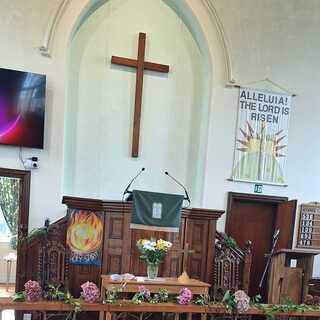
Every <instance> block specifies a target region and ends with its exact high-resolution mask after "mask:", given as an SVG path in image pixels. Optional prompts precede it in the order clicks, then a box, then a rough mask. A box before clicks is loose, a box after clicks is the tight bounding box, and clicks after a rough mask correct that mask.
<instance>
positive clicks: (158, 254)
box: [137, 239, 172, 279]
mask: <svg viewBox="0 0 320 320" xmlns="http://www.w3.org/2000/svg"><path fill="white" fill-rule="evenodd" d="M137 247H138V250H139V251H140V253H141V256H140V258H141V259H143V260H145V261H146V262H147V275H148V278H149V279H155V278H156V277H157V275H158V270H159V264H160V263H161V262H162V261H163V258H164V257H165V255H166V254H167V252H168V250H169V249H170V248H171V247H172V243H171V242H169V241H165V240H162V239H159V240H155V239H150V240H148V239H140V240H138V242H137Z"/></svg>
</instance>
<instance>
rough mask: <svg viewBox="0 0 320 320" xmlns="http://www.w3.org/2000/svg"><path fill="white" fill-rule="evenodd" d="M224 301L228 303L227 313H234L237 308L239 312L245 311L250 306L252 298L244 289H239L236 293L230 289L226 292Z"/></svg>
mask: <svg viewBox="0 0 320 320" xmlns="http://www.w3.org/2000/svg"><path fill="white" fill-rule="evenodd" d="M222 302H223V303H225V304H226V307H227V313H229V314H232V313H233V312H234V311H235V310H236V311H237V312H239V313H243V312H246V311H247V310H248V309H249V307H250V298H249V296H248V295H247V294H246V293H245V292H244V291H243V290H238V291H236V292H235V293H231V292H230V291H229V290H228V291H227V292H226V293H225V295H224V297H223V299H222Z"/></svg>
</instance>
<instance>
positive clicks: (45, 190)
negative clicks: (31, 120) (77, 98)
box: [0, 0, 320, 276]
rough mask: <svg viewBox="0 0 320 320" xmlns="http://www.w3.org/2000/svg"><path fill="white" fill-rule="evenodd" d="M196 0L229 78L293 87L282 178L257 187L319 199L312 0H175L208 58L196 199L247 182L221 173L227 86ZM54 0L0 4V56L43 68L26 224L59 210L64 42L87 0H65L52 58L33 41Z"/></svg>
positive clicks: (226, 149) (229, 124) (226, 155)
mask: <svg viewBox="0 0 320 320" xmlns="http://www.w3.org/2000/svg"><path fill="white" fill-rule="evenodd" d="M206 1H208V2H210V3H211V4H213V5H214V6H215V7H216V9H217V12H218V15H219V18H220V20H221V22H222V24H223V27H224V29H225V34H226V37H227V40H228V44H229V48H230V54H231V57H232V61H233V64H232V66H233V71H234V76H235V78H236V80H237V81H238V82H239V83H248V82H252V81H255V80H259V79H263V78H265V77H269V78H271V79H273V80H274V81H276V82H279V83H280V84H282V85H283V86H285V87H287V88H288V89H290V90H291V91H293V92H295V93H297V94H298V96H297V97H296V98H295V101H294V107H293V112H292V117H291V123H290V137H289V139H290V144H289V157H288V172H287V177H288V184H289V187H288V188H277V187H271V186H266V187H264V194H272V195H284V196H288V197H289V198H297V199H298V200H299V202H300V203H302V202H308V201H315V200H319V198H320V196H319V188H318V181H319V178H320V171H319V170H320V169H319V166H318V162H319V160H320V151H319V148H318V146H317V133H318V132H317V130H318V123H319V118H320V111H319V110H318V109H319V108H318V106H319V102H320V98H319V95H318V85H317V83H319V77H320V75H319V72H318V71H317V70H318V69H319V67H320V62H319V59H318V57H319V51H320V44H319V42H318V41H317V38H318V34H317V32H318V30H319V27H320V26H319V24H320V19H319V12H320V11H319V9H320V8H319V6H320V3H319V1H318V0H308V1H300V0H281V1H279V0H268V1H264V0H258V1H257V0H242V1H235V0H181V1H180V2H177V1H176V2H177V3H181V5H182V6H184V7H185V10H186V11H187V12H189V14H190V17H191V18H190V19H191V21H192V18H193V16H194V18H195V19H196V20H197V21H198V23H199V24H200V28H201V30H200V32H201V31H202V32H203V37H204V39H205V40H206V42H207V45H208V47H209V52H210V59H211V61H212V65H211V66H210V68H211V71H212V74H213V82H212V86H211V88H212V100H211V110H210V113H209V114H208V118H209V122H210V129H209V135H208V148H207V157H206V170H205V188H204V192H203V201H202V206H204V207H211V208H217V209H225V207H226V199H227V192H229V191H237V192H250V193H251V192H252V191H253V187H252V185H249V184H240V183H232V182H228V181H226V179H227V178H228V177H229V176H230V173H231V168H232V158H233V146H234V135H235V122H236V108H237V90H236V89H230V88H226V87H225V83H226V80H227V79H226V76H225V73H224V71H225V64H224V62H225V56H224V51H223V49H222V45H221V41H220V38H219V36H220V34H219V30H218V29H217V25H216V20H215V19H214V18H213V15H212V14H210V12H209V11H208V10H207V8H206V7H205V6H204V5H203V3H204V2H206ZM57 2H58V1H50V2H49V1H40V0H29V1H24V2H22V1H19V0H10V1H9V0H6V1H1V3H0V26H1V29H0V30H1V32H0V40H1V41H0V46H1V50H0V58H1V59H0V61H1V65H2V66H4V67H12V68H18V69H27V70H31V71H35V72H43V73H46V74H47V75H48V94H49V99H48V110H47V117H46V149H45V150H44V151H40V152H36V151H29V150H28V151H27V150H26V151H24V153H25V155H33V154H34V155H39V156H40V159H41V169H40V170H39V171H37V172H34V173H33V174H32V188H31V213H30V216H31V219H30V224H31V226H34V225H41V224H42V223H43V219H44V217H45V216H49V217H51V218H53V219H54V218H58V217H60V216H61V215H62V214H63V212H64V211H63V207H62V206H61V205H60V201H61V196H62V178H63V170H62V168H63V149H62V146H63V141H64V139H63V137H64V131H63V121H64V116H63V114H64V106H65V72H66V55H67V52H68V46H67V45H68V40H69V36H70V34H71V31H72V29H73V27H74V25H75V22H76V21H77V18H78V16H79V15H80V14H81V12H83V9H84V8H85V7H86V5H87V4H88V2H89V1H88V0H70V3H69V5H68V7H67V9H66V11H65V13H64V15H63V16H62V19H61V21H60V22H59V24H58V26H57V30H56V36H55V38H54V45H53V58H52V59H46V58H43V57H41V56H40V55H38V53H37V52H36V51H35V49H34V48H35V47H36V46H39V45H41V44H42V39H43V37H44V35H45V29H46V23H47V21H48V20H49V17H50V15H51V14H52V10H53V8H54V7H55V6H56V5H57ZM188 9H191V10H189V11H188ZM25 12H28V14H25ZM190 25H193V24H192V23H190ZM198 31H199V30H198ZM120 54H121V53H120ZM119 72H120V71H119ZM0 165H1V166H4V167H12V168H21V166H20V164H19V161H18V150H17V149H16V148H9V147H1V155H0ZM224 219H225V218H223V219H221V221H220V222H219V228H220V229H223V226H224ZM315 273H316V274H317V275H318V276H319V275H320V263H318V264H317V265H316V268H315Z"/></svg>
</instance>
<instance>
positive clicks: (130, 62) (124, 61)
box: [111, 32, 169, 158]
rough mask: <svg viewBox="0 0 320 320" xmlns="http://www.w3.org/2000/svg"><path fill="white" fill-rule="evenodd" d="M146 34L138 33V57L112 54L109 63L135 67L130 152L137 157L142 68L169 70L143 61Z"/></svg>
mask: <svg viewBox="0 0 320 320" xmlns="http://www.w3.org/2000/svg"><path fill="white" fill-rule="evenodd" d="M145 48H146V34H145V33H142V32H140V33H139V43H138V58H137V59H129V58H123V57H117V56H112V57H111V63H113V64H118V65H121V66H126V67H132V68H135V69H137V72H136V95H135V102H134V118H133V134H132V152H131V156H132V157H133V158H137V157H138V156H139V142H140V122H141V103H142V88H143V75H144V70H151V71H158V72H162V73H168V72H169V66H168V65H165V64H158V63H153V62H147V61H145V60H144V59H145Z"/></svg>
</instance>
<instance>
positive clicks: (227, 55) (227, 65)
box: [38, 0, 236, 85]
mask: <svg viewBox="0 0 320 320" xmlns="http://www.w3.org/2000/svg"><path fill="white" fill-rule="evenodd" d="M73 1H75V0H60V2H59V4H58V5H57V8H56V10H55V11H54V12H53V14H52V16H51V19H50V20H49V22H48V25H47V28H46V31H45V33H44V37H43V41H42V45H40V46H39V47H38V51H39V53H40V54H41V55H42V56H43V57H46V58H52V50H53V43H54V39H55V37H56V34H57V30H58V25H59V22H60V20H61V18H62V17H63V15H64V13H65V12H66V11H67V9H68V7H69V5H70V4H71V2H73ZM106 1H107V0H103V1H102V0H95V1H90V0H89V1H88V5H87V8H89V9H90V7H91V6H93V5H96V4H97V3H98V2H101V3H103V2H106ZM90 2H92V4H90ZM201 2H202V4H203V5H204V7H205V8H206V11H207V13H209V17H210V20H211V21H212V23H213V25H214V26H215V27H216V31H217V33H218V36H219V41H220V45H221V49H222V52H223V60H224V69H225V74H226V79H227V83H228V84H231V85H232V84H234V83H236V81H235V79H234V76H233V63H232V58H231V57H232V55H231V50H230V46H229V44H228V39H227V37H226V33H225V31H224V27H223V24H222V22H221V19H220V18H219V15H218V12H217V10H216V8H215V6H214V4H213V1H212V0H201ZM190 10H191V9H190ZM81 14H82V13H80V15H81Z"/></svg>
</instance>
